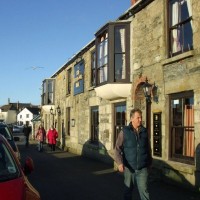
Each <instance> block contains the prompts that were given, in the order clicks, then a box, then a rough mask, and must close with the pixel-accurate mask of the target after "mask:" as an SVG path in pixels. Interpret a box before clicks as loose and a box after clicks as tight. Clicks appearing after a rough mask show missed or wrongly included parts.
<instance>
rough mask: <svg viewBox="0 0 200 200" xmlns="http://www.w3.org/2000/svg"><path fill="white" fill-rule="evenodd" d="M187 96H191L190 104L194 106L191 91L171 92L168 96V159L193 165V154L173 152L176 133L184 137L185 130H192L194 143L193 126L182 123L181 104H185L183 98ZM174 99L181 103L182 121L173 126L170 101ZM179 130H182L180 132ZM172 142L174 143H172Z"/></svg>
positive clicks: (182, 117)
mask: <svg viewBox="0 0 200 200" xmlns="http://www.w3.org/2000/svg"><path fill="white" fill-rule="evenodd" d="M187 98H193V104H192V105H193V106H194V93H193V91H185V92H180V93H175V94H171V95H170V96H169V104H170V106H169V133H170V135H169V159H170V160H173V161H177V162H181V163H186V164H192V165H194V161H195V156H193V157H190V156H185V155H181V154H184V153H183V152H182V153H181V152H180V153H177V152H175V151H176V150H175V149H176V145H178V142H177V143H176V134H179V135H182V136H183V138H185V137H186V133H187V132H193V136H194V140H193V144H194V145H195V130H194V126H185V125H184V124H183V123H184V120H183V119H184V115H185V113H184V110H183V106H184V105H187V104H186V103H185V100H186V99H187ZM176 99H181V103H182V104H181V105H182V109H181V123H182V125H181V124H177V125H176V126H175V125H174V122H173V120H174V118H173V117H174V115H173V107H172V101H173V100H176ZM183 103H185V104H184V105H183ZM192 117H193V119H194V116H192ZM181 129H182V130H181ZM173 130H174V133H173ZM176 130H178V131H176ZM188 130H189V131H188ZM180 131H182V133H180ZM174 134H175V135H174ZM180 138H181V137H180ZM177 139H178V138H177ZM182 140H184V139H182ZM173 143H174V145H173ZM185 147H186V146H185ZM183 148H184V147H183ZM194 154H195V147H194Z"/></svg>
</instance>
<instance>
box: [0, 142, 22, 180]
mask: <svg viewBox="0 0 200 200" xmlns="http://www.w3.org/2000/svg"><path fill="white" fill-rule="evenodd" d="M19 176H20V170H19V168H18V166H17V164H16V162H15V160H14V158H13V156H12V153H11V152H10V149H8V148H7V146H6V145H5V144H4V143H3V142H0V182H4V181H9V180H13V179H16V178H18V177H19Z"/></svg>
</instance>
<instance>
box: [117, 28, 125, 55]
mask: <svg viewBox="0 0 200 200" xmlns="http://www.w3.org/2000/svg"><path fill="white" fill-rule="evenodd" d="M122 52H125V29H124V28H121V27H116V28H115V53H122Z"/></svg>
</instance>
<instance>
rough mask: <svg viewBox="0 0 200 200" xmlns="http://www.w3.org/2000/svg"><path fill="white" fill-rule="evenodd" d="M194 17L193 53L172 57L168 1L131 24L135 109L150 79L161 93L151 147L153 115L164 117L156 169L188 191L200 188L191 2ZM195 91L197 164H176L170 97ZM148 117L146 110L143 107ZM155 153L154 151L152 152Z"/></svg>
mask: <svg viewBox="0 0 200 200" xmlns="http://www.w3.org/2000/svg"><path fill="white" fill-rule="evenodd" d="M190 2H191V5H192V15H193V21H192V23H193V24H192V25H193V27H192V28H193V32H194V33H193V43H194V50H190V51H187V52H185V53H182V54H180V55H177V56H173V57H170V56H169V55H168V51H169V45H168V43H169V41H168V23H167V22H168V18H167V1H160V0H155V1H153V2H152V3H151V4H149V5H148V6H147V7H145V8H144V9H142V10H141V11H140V12H139V13H137V14H135V15H134V17H133V18H132V22H131V38H132V40H131V58H132V59H131V61H132V63H131V66H132V72H133V74H132V75H133V76H132V78H133V91H132V93H133V102H134V103H133V105H138V104H137V99H138V95H137V89H138V87H139V85H140V83H141V84H143V83H144V80H145V78H146V77H147V79H148V82H149V83H151V84H152V85H153V84H154V83H155V85H156V86H157V89H158V91H157V92H158V102H155V101H153V99H152V102H151V116H150V118H151V129H150V130H151V146H152V148H153V146H154V132H153V131H154V119H153V117H154V114H155V113H160V114H161V134H162V136H161V138H162V139H161V143H162V145H161V155H159V156H153V157H154V166H155V167H156V168H158V169H160V171H161V172H162V174H163V175H164V177H165V179H166V180H173V181H175V182H178V183H181V184H184V185H186V186H189V187H191V186H192V187H193V186H196V187H197V188H199V187H200V185H199V171H200V168H199V160H200V159H199V158H200V157H199V143H200V131H199V116H200V115H199V108H200V104H199V95H200V94H199V92H200V90H199V84H198V81H197V80H198V79H199V77H200V71H199V63H200V55H199V47H200V42H199V41H200V40H199V32H200V21H199V20H198V19H199V17H200V14H199V13H200V12H199V10H198V9H199V7H198V6H199V1H196V0H192V1H190ZM186 91H193V93H194V134H195V136H194V143H195V144H194V148H195V162H194V164H186V163H182V162H180V161H173V160H172V159H171V155H170V148H171V145H172V144H171V140H170V134H171V129H170V127H169V126H170V124H169V123H170V120H171V119H170V117H171V113H170V95H171V94H174V93H181V92H186ZM141 109H142V110H143V112H144V113H146V107H145V106H141ZM153 151H154V149H153Z"/></svg>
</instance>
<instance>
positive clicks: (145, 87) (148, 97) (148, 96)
mask: <svg viewBox="0 0 200 200" xmlns="http://www.w3.org/2000/svg"><path fill="white" fill-rule="evenodd" d="M151 90H152V85H151V84H149V83H148V79H147V78H146V80H145V83H144V85H143V91H144V96H145V97H146V101H147V102H151Z"/></svg>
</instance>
